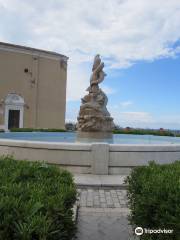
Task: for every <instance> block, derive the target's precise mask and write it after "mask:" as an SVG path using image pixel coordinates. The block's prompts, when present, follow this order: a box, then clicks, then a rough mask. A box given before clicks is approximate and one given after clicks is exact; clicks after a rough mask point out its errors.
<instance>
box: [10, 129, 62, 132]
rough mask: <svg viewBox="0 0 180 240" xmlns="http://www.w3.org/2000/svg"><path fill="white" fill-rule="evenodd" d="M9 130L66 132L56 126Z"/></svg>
mask: <svg viewBox="0 0 180 240" xmlns="http://www.w3.org/2000/svg"><path fill="white" fill-rule="evenodd" d="M10 131H11V132H66V130H65V129H56V128H11V129H10Z"/></svg>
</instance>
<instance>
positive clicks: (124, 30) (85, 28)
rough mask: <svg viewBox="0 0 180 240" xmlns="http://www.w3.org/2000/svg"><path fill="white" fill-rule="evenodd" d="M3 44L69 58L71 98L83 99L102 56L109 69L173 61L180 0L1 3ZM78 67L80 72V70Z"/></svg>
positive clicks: (179, 34)
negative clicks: (87, 65)
mask: <svg viewBox="0 0 180 240" xmlns="http://www.w3.org/2000/svg"><path fill="white" fill-rule="evenodd" d="M0 15H1V22H0V29H1V30H0V40H1V41H9V42H14V43H18V44H25V45H29V46H33V47H37V48H43V49H50V50H54V51H58V52H60V53H62V54H65V55H67V56H69V57H70V64H69V68H68V72H69V74H68V94H67V98H68V100H73V99H74V100H76V99H77V97H78V96H80V95H81V96H82V95H83V93H84V89H85V87H86V85H87V83H88V81H89V72H88V71H84V70H82V69H80V66H81V63H84V62H90V61H92V59H93V56H94V55H95V54H96V53H100V54H101V55H102V56H103V57H104V58H105V59H106V58H108V59H110V60H108V61H107V62H106V63H107V65H108V67H113V68H122V67H129V66H131V65H132V64H133V63H134V62H136V61H139V60H146V61H152V60H154V59H157V58H162V57H174V56H175V54H177V53H178V52H179V47H178V46H177V48H172V47H171V46H172V45H173V43H175V42H176V41H177V40H179V39H180V31H179V29H180V1H179V0H166V1H164V0H151V1H149V0H127V1H124V0H106V2H104V0H92V1H88V0H78V1H72V0H61V1H59V0H52V1H46V4H44V1H43V0H36V1H31V0H26V1H21V0H6V1H4V0H0ZM75 68H77V69H76V70H75Z"/></svg>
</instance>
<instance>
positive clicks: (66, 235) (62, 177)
mask: <svg viewBox="0 0 180 240" xmlns="http://www.w3.org/2000/svg"><path fill="white" fill-rule="evenodd" d="M75 200H76V188H75V185H74V183H73V179H72V175H71V174H70V173H69V172H67V171H65V170H60V169H59V168H57V167H54V166H49V165H47V164H45V163H38V162H33V163H32V162H27V161H15V160H13V159H12V158H11V157H9V156H8V157H3V158H0V216H1V217H0V239H6V240H12V239H13V240H32V239H33V240H60V239H64V240H66V239H67V240H69V239H72V237H73V236H74V234H75V229H76V228H75V223H74V222H73V220H72V215H73V212H72V206H73V204H74V202H75Z"/></svg>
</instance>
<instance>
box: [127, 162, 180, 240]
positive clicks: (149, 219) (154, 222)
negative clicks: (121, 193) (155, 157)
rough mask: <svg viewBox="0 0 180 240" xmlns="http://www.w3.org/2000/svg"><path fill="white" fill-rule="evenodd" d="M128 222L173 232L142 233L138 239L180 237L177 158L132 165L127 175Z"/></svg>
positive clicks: (179, 176)
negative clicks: (174, 160) (137, 165)
mask: <svg viewBox="0 0 180 240" xmlns="http://www.w3.org/2000/svg"><path fill="white" fill-rule="evenodd" d="M126 182H127V183H128V199H129V206H130V209H131V215H130V217H129V219H130V223H131V224H132V225H133V226H134V227H136V226H140V227H142V228H146V229H160V228H161V229H173V230H174V232H173V234H151V235H150V234H143V235H141V238H140V239H143V240H144V239H148V240H150V239H153V240H166V239H167V240H171V239H174V240H175V239H176V240H178V239H180V162H179V161H178V162H175V163H172V164H167V165H157V164H155V163H154V162H151V163H150V165H149V166H146V167H145V166H144V167H137V168H135V169H134V170H133V171H132V173H131V175H130V176H129V177H128V178H127V181H126Z"/></svg>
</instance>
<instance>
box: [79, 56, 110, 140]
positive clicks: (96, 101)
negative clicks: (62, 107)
mask: <svg viewBox="0 0 180 240" xmlns="http://www.w3.org/2000/svg"><path fill="white" fill-rule="evenodd" d="M103 68H104V63H103V62H101V58H100V55H99V54H98V55H96V56H95V58H94V63H93V67H92V74H91V77H90V86H89V87H88V88H87V90H86V91H88V92H89V93H88V94H87V95H85V96H84V97H83V98H82V99H81V102H82V103H81V106H80V111H79V116H78V118H77V119H78V123H77V129H78V134H77V138H78V140H79V139H85V138H86V139H99V140H101V139H102V140H103V139H107V138H108V139H111V138H112V129H113V126H114V123H113V118H112V117H111V116H110V113H109V112H108V110H107V108H106V105H107V102H108V98H107V96H106V94H105V93H104V92H103V91H102V90H101V89H100V88H99V83H101V82H102V81H103V80H104V78H105V76H106V74H105V72H104V71H103Z"/></svg>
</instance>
